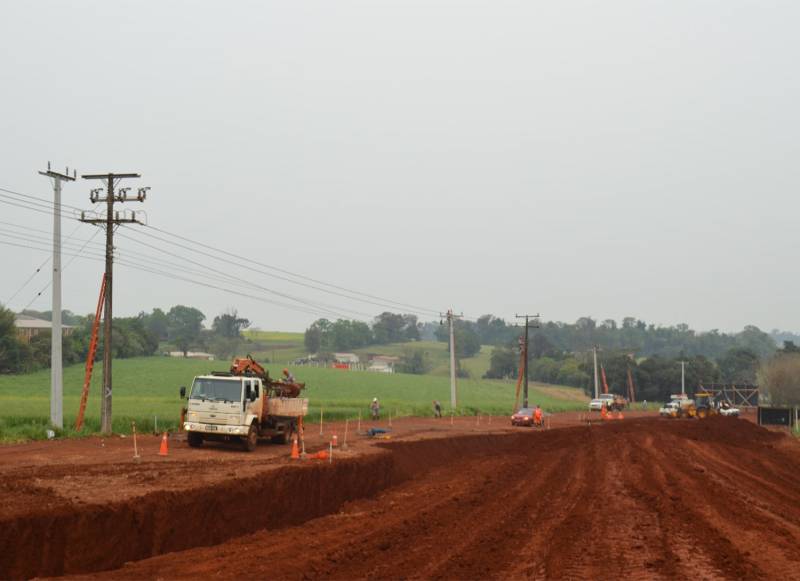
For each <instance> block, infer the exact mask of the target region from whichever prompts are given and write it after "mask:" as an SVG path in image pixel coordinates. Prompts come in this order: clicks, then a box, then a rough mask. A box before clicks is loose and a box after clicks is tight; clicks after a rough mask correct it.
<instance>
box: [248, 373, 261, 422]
mask: <svg viewBox="0 0 800 581" xmlns="http://www.w3.org/2000/svg"><path fill="white" fill-rule="evenodd" d="M244 390H245V394H250V399H248V400H246V401H245V413H246V414H253V415H255V416H256V417H258V418H260V417H261V381H260V380H258V379H252V380H251V379H246V380H245V388H244Z"/></svg>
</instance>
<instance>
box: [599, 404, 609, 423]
mask: <svg viewBox="0 0 800 581" xmlns="http://www.w3.org/2000/svg"><path fill="white" fill-rule="evenodd" d="M600 417H601V418H603V419H604V420H607V419H608V410H607V409H606V404H603V407H601V408H600Z"/></svg>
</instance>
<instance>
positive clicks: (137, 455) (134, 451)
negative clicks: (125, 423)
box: [131, 422, 139, 460]
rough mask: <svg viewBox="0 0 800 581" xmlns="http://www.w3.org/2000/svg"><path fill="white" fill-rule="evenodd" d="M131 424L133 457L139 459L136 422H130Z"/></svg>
mask: <svg viewBox="0 0 800 581" xmlns="http://www.w3.org/2000/svg"><path fill="white" fill-rule="evenodd" d="M131 426H133V459H134V460H138V459H139V447H138V446H137V445H136V422H131Z"/></svg>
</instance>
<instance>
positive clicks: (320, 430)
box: [319, 408, 322, 436]
mask: <svg viewBox="0 0 800 581" xmlns="http://www.w3.org/2000/svg"><path fill="white" fill-rule="evenodd" d="M319 435H320V436H321V435H322V408H319Z"/></svg>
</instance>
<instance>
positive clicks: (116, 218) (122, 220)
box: [81, 173, 150, 434]
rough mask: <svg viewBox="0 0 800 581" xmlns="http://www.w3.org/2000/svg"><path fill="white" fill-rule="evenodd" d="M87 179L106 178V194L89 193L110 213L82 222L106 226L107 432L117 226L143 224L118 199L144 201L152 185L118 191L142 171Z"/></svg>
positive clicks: (105, 427)
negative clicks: (132, 193)
mask: <svg viewBox="0 0 800 581" xmlns="http://www.w3.org/2000/svg"><path fill="white" fill-rule="evenodd" d="M81 177H82V178H83V179H85V180H103V181H104V182H105V186H106V197H105V198H101V197H100V193H101V192H102V191H103V188H97V189H93V190H92V191H91V194H90V196H89V199H90V200H91V202H92V203H97V202H105V203H106V215H105V216H99V217H97V218H87V217H86V215H85V212H82V213H81V222H86V223H87V224H96V225H101V226H105V229H106V272H105V308H104V313H105V314H104V319H103V393H102V395H101V403H100V431H101V432H102V433H104V434H110V433H111V425H112V422H111V388H112V382H111V340H112V338H111V334H112V326H111V321H112V317H113V315H112V310H111V306H112V298H113V292H112V289H113V286H112V280H113V272H114V229H115V227H117V226H119V225H120V224H139V223H141V222H139V220H137V219H136V212H131V213H130V215H128V214H126V213H124V212H123V213H122V215H120V214H119V212H115V211H114V203H115V202H120V203H123V202H144V201H145V199H146V198H147V191H148V190H149V189H150V188H139V192H138V194H137V195H136V196H132V197H129V196H128V192H129V191H130V189H131V188H121V189H120V190H119V191H118V192H117V193H114V188H115V187H116V186H117V184H118V183H119V182H120V180H123V179H128V178H140V177H142V176H140V175H139V174H138V173H118V174H114V173H108V174H89V175H83V176H81Z"/></svg>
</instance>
